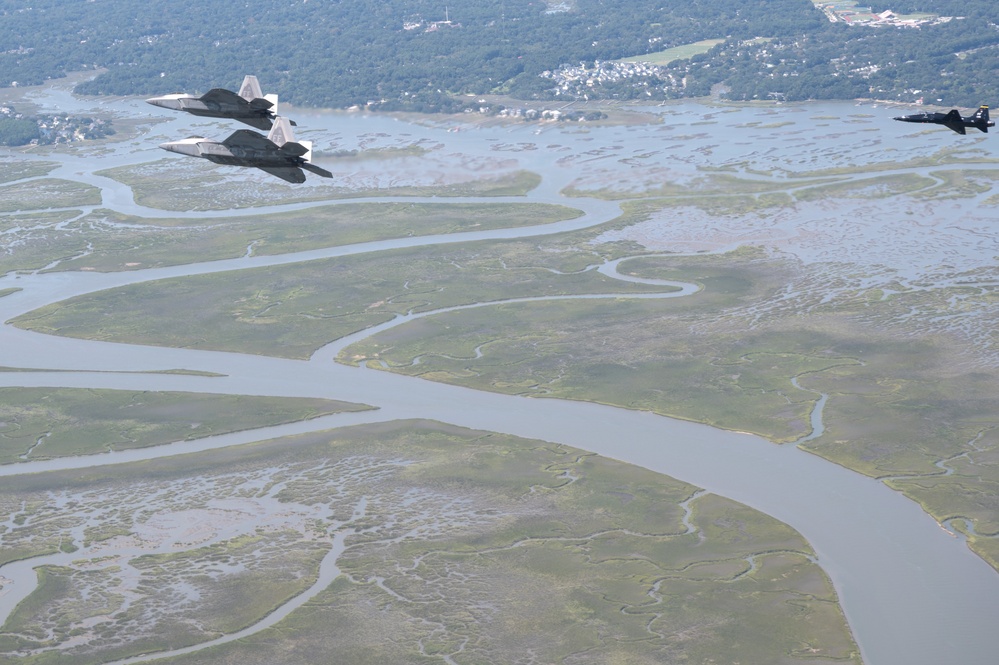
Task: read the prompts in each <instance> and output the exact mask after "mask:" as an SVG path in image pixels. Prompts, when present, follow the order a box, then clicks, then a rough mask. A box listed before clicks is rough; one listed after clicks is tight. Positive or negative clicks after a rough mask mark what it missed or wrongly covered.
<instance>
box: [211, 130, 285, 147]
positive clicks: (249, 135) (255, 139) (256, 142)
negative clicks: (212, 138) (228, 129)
mask: <svg viewBox="0 0 999 665" xmlns="http://www.w3.org/2000/svg"><path fill="white" fill-rule="evenodd" d="M222 145H224V146H225V147H227V148H249V149H251V150H277V146H276V145H274V142H273V141H271V140H270V139H268V138H267V137H266V136H264V135H263V134H258V133H257V132H254V131H252V130H249V129H237V130H236V131H234V132H233V133H232V134H230V135H229V138H227V139H226V140H225V141H222Z"/></svg>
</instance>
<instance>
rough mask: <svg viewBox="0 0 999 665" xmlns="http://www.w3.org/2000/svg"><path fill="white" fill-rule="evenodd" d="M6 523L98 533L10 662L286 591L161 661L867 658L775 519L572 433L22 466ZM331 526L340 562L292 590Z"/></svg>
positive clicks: (214, 617)
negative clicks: (585, 447)
mask: <svg viewBox="0 0 999 665" xmlns="http://www.w3.org/2000/svg"><path fill="white" fill-rule="evenodd" d="M111 474H113V476H112V475H111ZM53 492H54V494H53ZM53 500H56V501H61V502H64V503H65V504H66V505H67V506H71V507H72V510H67V509H66V508H65V507H64V508H63V509H62V510H59V511H56V510H53V509H52V508H51V504H52V502H53ZM59 515H61V516H62V518H63V520H62V521H61V522H58V523H57V522H55V519H56V517H57V516H59ZM0 523H3V524H5V525H13V526H6V527H5V528H7V533H5V534H4V538H5V541H9V542H11V543H12V544H14V545H20V544H22V543H27V542H30V543H31V544H32V545H33V546H34V547H35V548H36V549H41V547H42V544H43V543H49V545H50V547H51V548H52V549H51V551H55V549H54V545H55V544H56V543H57V542H59V540H60V539H63V540H66V539H72V538H74V536H73V534H74V533H77V532H78V529H79V527H80V525H81V524H83V523H86V524H87V525H88V528H91V529H93V530H94V532H95V533H96V532H97V531H100V532H102V533H104V534H106V535H107V536H108V537H107V538H106V539H104V540H101V541H100V542H99V544H98V545H95V544H87V543H84V542H81V541H76V542H75V543H74V546H77V547H78V548H79V549H77V550H76V551H75V552H73V554H72V555H70V556H66V559H67V560H66V562H65V563H59V564H50V565H47V566H45V567H43V568H41V569H40V576H41V583H40V585H39V587H38V588H37V589H36V591H35V592H34V593H33V594H32V595H31V596H29V598H28V599H27V600H26V601H24V602H23V603H21V605H19V606H18V608H17V609H16V611H15V612H14V614H13V615H12V616H11V618H10V620H9V621H8V623H7V624H6V626H5V627H4V631H3V632H0V663H8V662H9V663H13V662H15V661H16V662H17V663H18V664H19V665H21V664H22V663H23V664H25V665H31V664H32V663H47V664H51V663H56V664H58V663H70V662H73V663H80V664H82V665H90V664H91V663H99V662H107V661H109V660H114V659H119V658H126V657H128V656H133V655H136V654H139V653H155V652H169V650H170V649H176V648H178V647H182V646H186V645H194V644H198V643H203V642H206V641H208V640H210V639H212V638H215V637H218V636H219V635H224V634H230V633H232V632H234V631H236V630H239V629H241V628H244V627H248V626H253V625H254V624H255V623H256V622H257V621H259V620H260V619H262V618H263V617H265V616H267V615H268V614H269V613H271V612H274V611H280V610H281V608H282V607H283V606H285V605H286V604H287V603H291V604H292V605H294V606H295V607H297V609H294V610H293V611H292V612H291V613H290V614H289V615H288V616H287V617H286V618H284V619H282V620H281V621H280V622H279V623H277V624H276V625H275V626H274V627H272V628H265V629H261V630H259V631H258V632H254V633H253V634H252V635H251V636H249V637H246V638H244V639H241V640H239V641H235V642H230V643H227V644H222V645H219V646H216V647H212V648H210V649H206V650H203V651H196V652H194V653H191V654H187V655H180V656H176V657H174V658H173V659H172V660H171V662H175V663H194V662H204V661H205V660H206V659H207V660H210V661H211V662H213V663H237V662H239V663H273V662H284V661H288V660H294V661H296V662H310V663H312V662H350V663H385V662H399V663H401V662H406V663H424V662H427V663H429V662H440V660H441V659H442V658H451V659H454V660H455V661H456V662H483V663H484V662H515V661H516V660H517V659H518V658H520V657H521V656H522V655H523V653H524V652H525V650H528V651H530V652H532V653H534V654H535V657H536V658H537V660H538V661H539V662H546V663H549V662H550V663H554V662H569V661H571V662H578V663H608V662H629V663H649V664H651V663H661V662H669V661H670V660H672V659H676V658H678V657H680V656H681V655H682V656H686V657H687V658H690V659H693V660H695V661H696V662H704V661H707V660H715V661H717V662H729V661H733V660H739V659H741V660H743V661H744V662H758V663H764V662H787V663H808V662H827V661H829V660H837V661H843V662H851V663H859V662H860V659H859V655H858V653H857V649H856V646H855V644H854V643H853V640H852V639H851V637H850V634H849V630H848V628H847V626H846V622H845V620H844V617H843V615H842V613H841V611H840V609H839V605H838V602H837V599H836V595H835V592H834V590H833V588H832V585H831V584H830V582H829V580H828V578H827V577H826V575H825V574H824V573H823V571H822V570H821V569H820V568H819V567H818V566H817V565H816V564H815V563H814V562H813V557H814V554H813V552H812V551H811V548H810V547H809V546H808V544H807V543H806V542H805V541H804V539H802V537H801V536H800V535H798V534H797V533H796V532H794V531H793V530H792V529H790V528H789V527H788V526H787V525H784V524H782V523H780V522H778V521H776V520H774V519H773V518H770V517H768V516H766V515H764V514H762V513H759V512H757V511H755V510H752V509H749V508H747V507H746V506H743V505H740V504H738V503H735V502H732V501H730V500H727V499H723V498H721V497H718V496H715V495H710V494H697V490H696V488H694V487H692V486H690V485H688V484H686V483H682V482H679V481H676V480H674V479H671V478H669V477H667V476H663V475H660V474H656V473H653V472H651V471H647V470H645V469H641V468H638V467H634V466H631V465H627V464H623V463H621V462H617V461H614V460H610V459H606V458H603V457H599V456H595V455H592V454H587V453H584V452H582V451H580V450H576V449H573V448H571V447H568V446H562V445H554V444H550V443H544V442H540V441H532V440H525V439H520V438H517V437H512V436H507V435H500V434H493V433H488V432H477V431H472V430H466V429H462V428H456V427H451V426H445V425H440V424H437V423H429V422H424V421H403V422H395V423H383V424H376V425H367V426H360V427H352V428H344V429H341V430H334V431H331V432H319V433H312V434H308V435H302V436H298V437H291V438H285V439H279V440H275V441H271V442H264V443H259V444H253V445H246V446H239V447H235V448H230V449H222V450H216V451H210V452H206V453H201V454H194V455H184V456H181V457H174V458H164V459H160V460H157V461H151V462H144V463H138V464H130V465H127V466H125V467H116V468H115V469H114V470H113V471H109V470H107V469H92V470H85V471H73V472H54V473H49V474H36V475H33V476H30V477H20V478H15V479H13V480H12V482H11V483H5V484H4V487H3V489H2V490H0ZM180 524H183V525H184V529H183V530H181V529H180V528H178V527H177V525H180ZM687 524H689V525H690V526H689V527H688V526H687ZM116 533H117V534H125V533H127V534H130V535H128V536H127V537H126V536H122V535H113V534H116ZM344 533H347V534H349V535H347V537H346V540H345V549H344V550H343V552H342V553H340V554H339V555H338V556H337V558H336V561H335V563H336V565H337V567H338V568H339V569H340V571H341V574H340V575H339V576H338V577H336V578H335V579H333V580H332V582H325V581H324V582H323V584H324V585H325V586H322V587H321V590H320V591H319V593H318V595H316V596H315V597H314V598H312V599H311V600H309V601H307V602H304V599H303V601H298V600H297V597H298V596H299V595H300V594H301V593H302V591H303V590H304V589H308V588H309V587H310V586H311V585H312V584H313V583H314V582H315V581H316V580H317V579H318V577H317V574H318V569H319V561H320V559H321V558H323V557H326V556H329V554H328V553H329V552H330V551H331V549H330V548H331V544H332V541H333V538H334V537H339V536H338V534H341V535H342V534H344ZM94 542H97V541H96V540H95V541H94ZM133 543H137V544H138V545H139V546H138V547H136V546H134V545H133ZM171 543H172V544H171ZM157 547H159V549H160V551H159V552H149V551H144V550H148V549H155V548H157ZM164 550H169V551H164ZM334 556H336V555H334ZM126 598H127V599H128V600H127V602H126V601H125V599H126ZM386 636H391V637H390V639H386ZM18 650H22V651H18Z"/></svg>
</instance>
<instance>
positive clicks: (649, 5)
mask: <svg viewBox="0 0 999 665" xmlns="http://www.w3.org/2000/svg"><path fill="white" fill-rule="evenodd" d="M445 2H446V0H441V2H428V1H427V0H379V1H377V2H376V1H374V0H341V1H335V0H255V1H254V2H231V1H229V0H173V1H172V2H170V3H167V4H163V3H148V2H140V1H139V0H33V2H31V3H30V4H28V3H24V2H20V1H14V0H0V45H3V46H0V48H3V49H4V52H3V53H0V85H2V86H9V85H13V84H15V83H16V84H17V85H34V84H38V83H41V82H43V81H44V80H45V79H47V78H54V77H59V76H63V75H64V74H65V73H66V72H69V71H76V70H83V69H101V70H106V71H104V72H103V73H101V74H100V75H99V76H97V77H96V78H95V79H94V80H92V81H89V82H87V83H84V84H82V85H81V86H80V88H79V89H78V90H79V92H83V93H89V94H144V95H152V94H158V93H168V92H177V91H191V92H194V91H206V90H208V89H210V88H212V87H217V86H225V87H230V88H235V87H236V86H238V84H239V82H240V81H241V80H242V77H243V75H244V74H247V73H255V74H256V75H257V76H258V77H259V78H260V80H261V82H262V83H263V85H264V88H265V92H276V93H278V94H280V95H281V97H282V99H285V100H288V101H291V102H293V103H296V104H299V105H309V106H330V107H346V106H351V105H355V104H368V103H372V102H373V103H374V104H375V106H377V107H379V108H382V109H386V110H388V109H401V108H407V109H413V110H423V111H436V110H455V109H457V108H459V107H460V106H461V105H462V104H464V103H466V101H467V100H466V98H464V97H463V95H466V94H473V95H479V94H486V93H502V94H508V95H510V96H512V97H516V98H552V97H555V96H556V95H558V96H559V97H560V98H565V97H566V96H567V95H568V96H570V97H572V96H575V95H576V94H577V93H575V92H572V93H570V91H569V89H568V87H566V89H565V90H562V91H561V92H558V91H557V90H556V88H557V86H556V85H555V83H553V76H552V72H555V71H558V70H559V69H560V68H563V69H564V68H565V67H569V66H579V65H580V63H584V65H585V67H584V70H585V68H586V67H592V66H593V63H594V62H597V61H600V62H609V61H613V60H615V59H618V58H622V57H626V56H634V55H640V54H645V53H651V52H657V51H662V50H665V49H667V48H670V47H673V46H677V45H681V44H687V43H691V42H696V41H698V40H702V39H709V38H725V39H726V40H727V41H726V42H725V43H724V44H721V45H719V46H717V47H715V48H714V49H713V50H712V51H710V52H709V53H707V54H705V55H701V56H697V57H695V58H693V59H691V60H685V61H681V62H675V63H672V64H671V65H669V66H667V67H660V68H655V69H653V70H647V71H642V72H638V73H633V74H629V75H627V76H624V77H606V78H607V80H606V81H603V80H601V81H595V82H594V83H593V84H591V85H586V84H585V82H584V85H585V87H586V90H585V91H581V92H580V93H579V94H585V95H586V96H587V97H589V98H594V97H597V98H599V97H616V98H624V99H627V98H652V99H662V98H675V97H683V96H699V95H703V94H706V93H707V92H708V91H710V89H711V87H712V86H713V85H714V84H718V83H722V84H725V86H727V88H728V89H729V92H728V94H729V95H730V96H732V97H733V98H737V99H748V98H753V97H766V96H767V95H771V94H772V93H779V94H782V95H785V96H786V97H787V98H788V99H807V98H830V97H840V98H852V97H869V96H875V97H893V98H901V99H912V98H915V96H925V97H926V98H927V101H935V99H936V98H941V99H942V100H943V102H944V103H947V104H961V105H965V106H970V105H976V104H978V103H979V102H980V101H986V100H988V99H989V98H991V97H993V96H994V94H995V93H996V92H997V90H999V88H997V84H996V83H995V82H994V80H993V79H994V78H995V77H994V76H993V74H994V72H995V71H997V68H996V65H997V64H999V30H997V28H996V25H995V23H996V21H997V20H999V3H996V2H995V1H994V0H966V1H965V2H955V1H953V0H900V8H901V5H902V4H904V5H905V7H904V9H905V10H906V11H916V10H922V11H933V12H936V13H938V14H939V13H941V12H944V11H953V12H955V14H956V13H960V15H961V16H966V17H967V18H964V19H962V20H955V21H951V22H949V23H944V24H941V25H933V26H924V27H920V28H895V27H876V28H875V27H862V26H849V25H846V24H842V23H835V24H834V23H830V22H829V20H828V19H827V18H826V16H825V15H824V14H823V13H822V11H820V10H819V9H818V8H816V7H815V5H814V4H813V3H812V2H811V0H683V1H681V0H604V1H601V0H548V1H547V2H544V1H534V0H466V1H465V2H463V3H455V5H454V6H450V5H448V6H445ZM884 8H891V7H878V8H876V10H878V11H880V10H882V9H884ZM900 10H901V9H899V10H897V11H900ZM756 37H763V38H766V40H753V38H756ZM545 72H548V73H549V74H548V76H542V74H544V73H545ZM914 90H919V91H920V93H914V92H913V91H914ZM906 96H908V97H906Z"/></svg>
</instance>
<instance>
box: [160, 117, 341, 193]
mask: <svg viewBox="0 0 999 665" xmlns="http://www.w3.org/2000/svg"><path fill="white" fill-rule="evenodd" d="M160 147H161V148H163V149H164V150H169V151H170V152H176V153H180V154H181V155H190V156H191V157H203V158H205V159H207V160H208V161H211V162H215V163H216V164H226V165H229V166H254V167H256V168H258V169H262V170H264V171H267V172H268V173H270V174H271V175H276V176H277V177H279V178H281V179H282V180H287V181H288V182H294V183H302V182H305V173H303V172H302V169H305V170H307V171H312V172H313V173H315V174H316V175H321V176H323V177H324V178H332V177H333V174H332V173H330V172H329V171H327V170H326V169H324V168H320V167H318V166H316V165H315V164H313V163H312V141H295V135H294V134H293V133H292V131H291V123H290V122H289V121H288V119H287V118H282V117H280V116H278V117H277V118H275V119H274V126H273V127H272V128H271V131H270V133H269V134H268V135H267V136H264V135H263V134H260V133H258V132H254V131H252V130H249V129H239V130H236V131H235V132H233V133H232V134H231V135H230V136H229V138H227V139H226V140H225V141H212V140H211V139H205V138H201V137H198V136H194V137H191V138H189V139H183V140H181V141H171V142H169V143H161V144H160Z"/></svg>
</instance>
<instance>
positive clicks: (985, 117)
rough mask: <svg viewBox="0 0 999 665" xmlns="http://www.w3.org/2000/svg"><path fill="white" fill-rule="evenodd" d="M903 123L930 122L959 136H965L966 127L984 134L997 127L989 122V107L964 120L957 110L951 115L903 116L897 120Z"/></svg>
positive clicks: (984, 107)
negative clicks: (951, 130)
mask: <svg viewBox="0 0 999 665" xmlns="http://www.w3.org/2000/svg"><path fill="white" fill-rule="evenodd" d="M895 119H896V120H901V121H902V122H930V123H933V124H935V125H944V126H945V127H950V128H951V129H953V130H954V131H955V132H957V133H958V134H964V133H966V132H965V128H966V127H975V128H976V129H980V130H982V131H983V132H988V131H989V127H995V126H996V123H994V122H992V121H990V120H989V107H988V106H984V105H983V106H981V107H980V108H979V109H978V110H977V111H975V115H972V116H968V117H966V118H962V117H961V114H960V113H959V112H958V110H957V109H954V110H952V111H951V112H950V113H916V114H915V115H903V116H899V117H898V118H895Z"/></svg>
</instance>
